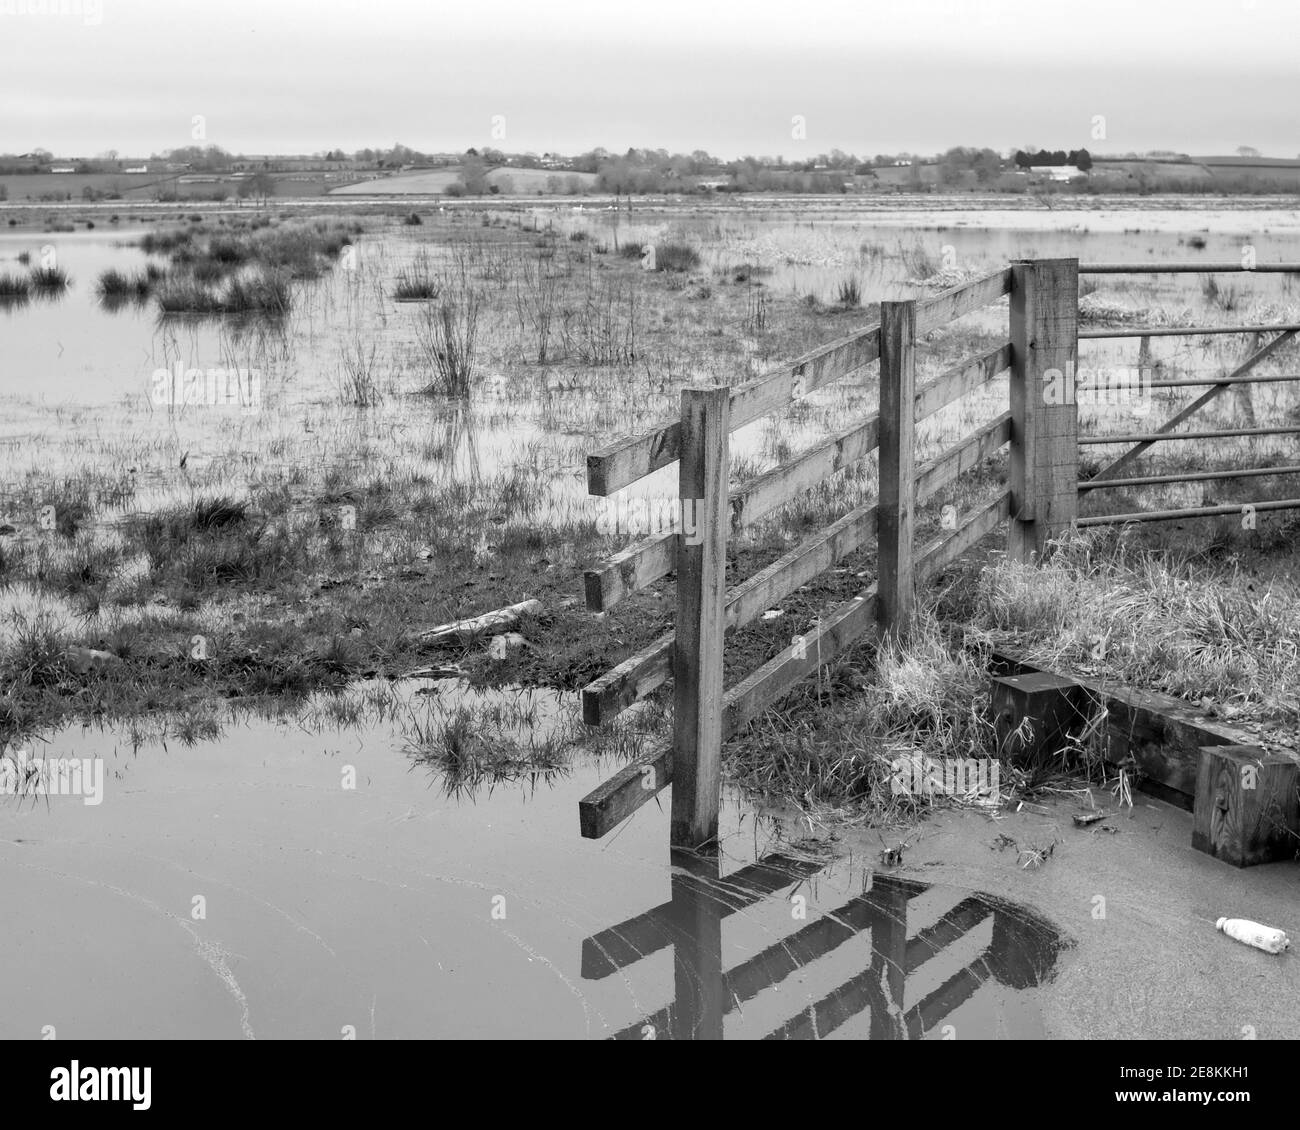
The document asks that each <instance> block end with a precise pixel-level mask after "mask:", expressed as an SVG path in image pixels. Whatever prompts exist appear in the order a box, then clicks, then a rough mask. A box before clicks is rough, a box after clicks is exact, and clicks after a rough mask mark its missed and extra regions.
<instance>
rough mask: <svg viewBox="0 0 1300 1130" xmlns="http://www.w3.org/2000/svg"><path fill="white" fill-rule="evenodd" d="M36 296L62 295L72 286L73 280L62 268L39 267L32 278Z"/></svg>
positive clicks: (32, 274)
mask: <svg viewBox="0 0 1300 1130" xmlns="http://www.w3.org/2000/svg"><path fill="white" fill-rule="evenodd" d="M29 277H30V278H31V282H32V293H33V294H34V295H53V294H62V293H63V292H64V291H65V290H67V289H68V287H69V286H71V285H72V278H71V276H69V274H68V272H67V271H65V270H64V269H63V268H62V267H37V268H35V269H34V270H33V271H32V272H31V274H30V276H29Z"/></svg>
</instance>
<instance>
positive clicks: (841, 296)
mask: <svg viewBox="0 0 1300 1130" xmlns="http://www.w3.org/2000/svg"><path fill="white" fill-rule="evenodd" d="M835 302H836V305H839V306H843V307H845V308H846V309H849V308H852V307H856V306H861V305H862V284H861V282H859V281H858V276H857V275H849V276H848V277H847V278H844V279H841V280H840V284H839V286H838V287H837V288H836V291H835Z"/></svg>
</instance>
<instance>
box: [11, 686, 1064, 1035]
mask: <svg viewBox="0 0 1300 1130" xmlns="http://www.w3.org/2000/svg"><path fill="white" fill-rule="evenodd" d="M453 697H454V696H453ZM561 705H563V706H564V707H565V709H566V710H567V709H568V708H570V707H571V706H572V704H570V703H563V704H561ZM538 710H539V712H540V714H541V716H542V722H541V728H542V729H543V730H545V729H546V728H547V727H548V726H549V725H551V721H550V720H553V719H555V718H559V717H561V716H563V714H564V710H557V711H553V712H550V713H548V712H547V708H546V707H539V708H538ZM399 713H400V711H398V712H395V713H394V714H393V715H391V716H389V717H388V718H387V719H386V720H384V721H381V722H378V723H375V724H372V725H371V726H370V727H369V728H368V729H364V730H344V731H339V732H331V731H322V732H311V730H310V728H309V727H308V728H304V727H302V726H297V727H294V726H287V725H277V724H272V723H269V722H260V721H259V722H253V723H247V724H243V725H234V726H232V727H231V728H229V729H228V730H227V731H226V732H225V733H224V734H223V736H222V737H221V738H220V740H217V741H213V742H208V743H202V744H198V745H195V746H193V747H188V748H187V747H182V746H178V745H177V744H176V743H174V742H173V743H170V744H169V745H168V746H166V747H164V746H162V745H160V744H155V745H148V746H144V747H141V748H140V749H138V750H135V751H133V750H132V748H131V744H130V743H129V742H128V741H125V740H124V739H123V738H121V737H119V736H115V735H113V734H109V733H103V734H97V733H91V732H87V733H82V732H79V731H78V732H67V733H64V734H62V735H59V736H58V737H57V738H56V739H55V740H54V741H53V742H52V743H51V744H50V745H49V746H48V747H47V748H46V749H45V751H44V752H45V754H46V755H47V756H50V757H56V756H62V757H68V758H70V757H78V758H95V757H99V758H103V759H104V767H105V773H104V792H103V800H102V803H100V804H98V805H87V804H84V803H83V798H81V797H77V796H50V797H46V798H40V799H39V800H36V801H33V800H32V799H30V798H29V799H27V800H24V801H22V802H21V803H19V802H17V801H16V800H15V799H14V798H13V797H5V798H3V800H2V801H0V875H2V876H3V889H4V891H5V902H6V910H7V913H6V914H5V915H4V916H3V919H2V920H0V952H3V953H4V954H5V961H4V962H3V964H2V965H0V994H2V995H3V999H4V1000H5V1002H6V1007H5V1009H4V1012H3V1015H2V1016H0V1038H6V1039H12V1038H36V1037H38V1036H39V1035H40V1034H41V1033H42V1030H43V1029H45V1028H47V1027H50V1026H52V1027H53V1029H54V1030H55V1032H56V1034H57V1036H58V1038H61V1039H62V1038H73V1037H76V1038H91V1039H94V1038H145V1037H148V1038H241V1037H243V1038H316V1039H339V1038H345V1037H347V1036H350V1035H355V1036H356V1038H359V1039H365V1038H380V1039H384V1038H408V1039H409V1038H434V1037H458V1038H474V1037H507V1036H509V1037H522V1038H527V1037H552V1038H631V1039H646V1038H651V1037H653V1038H656V1039H669V1038H684V1037H695V1038H718V1037H726V1038H762V1037H771V1038H791V1039H799V1038H825V1037H828V1036H835V1037H848V1038H865V1037H868V1036H869V1037H871V1038H879V1039H897V1038H912V1039H915V1038H936V1039H938V1038H943V1037H944V1036H945V1035H952V1034H955V1035H957V1036H958V1037H959V1038H963V1039H965V1038H979V1037H989V1036H1000V1037H1033V1036H1037V1035H1042V1025H1041V1021H1040V1019H1039V1012H1038V1008H1037V1005H1036V1002H1037V1000H1038V994H1039V993H1040V992H1041V988H1040V987H1041V986H1042V985H1044V984H1045V983H1046V982H1048V981H1049V980H1050V978H1051V977H1052V974H1053V969H1054V965H1055V962H1056V960H1057V955H1058V953H1059V951H1060V950H1061V948H1062V946H1063V945H1064V944H1065V943H1064V941H1063V939H1062V938H1061V936H1060V935H1059V934H1058V933H1057V931H1056V930H1055V929H1054V928H1053V927H1052V926H1051V925H1050V924H1049V923H1048V922H1046V921H1045V920H1043V919H1042V918H1040V917H1038V916H1037V915H1035V914H1033V913H1031V912H1030V911H1027V910H1025V909H1022V908H1019V907H1017V906H1015V905H1013V904H1011V903H1009V902H1005V901H1003V900H1000V899H997V898H993V897H991V896H985V895H978V894H973V893H971V892H969V891H965V890H961V889H959V888H955V887H941V886H934V885H930V884H927V883H924V882H919V881H916V880H914V879H911V878H903V877H898V876H892V875H888V874H883V873H875V874H873V873H872V872H871V871H870V870H869V869H864V867H863V866H862V865H861V864H860V863H859V862H856V861H855V860H853V859H852V858H842V859H838V860H833V861H827V860H826V859H823V858H817V857H812V858H809V857H805V856H804V855H803V854H801V853H800V852H798V851H797V850H795V849H792V848H790V847H788V846H783V845H782V844H781V843H780V842H779V841H778V840H777V839H776V838H775V836H774V834H773V831H772V825H771V822H770V821H767V820H765V819H762V818H756V817H755V814H754V813H753V812H752V811H751V810H750V809H749V808H747V807H746V806H745V805H744V804H742V803H741V802H740V800H739V799H738V798H737V797H736V796H735V795H732V794H727V795H726V796H725V797H724V812H723V829H724V831H723V837H722V843H723V853H722V856H721V858H720V859H718V860H704V859H701V858H699V857H695V856H691V855H683V854H680V853H670V851H669V849H668V848H667V846H666V845H667V832H668V828H667V811H666V808H667V805H666V803H665V805H664V806H663V807H662V808H661V807H659V806H657V805H654V804H651V805H647V806H645V807H644V808H643V809H642V810H641V811H640V812H639V813H638V814H637V815H636V816H635V817H634V818H633V819H632V820H631V821H630V822H629V823H628V824H627V825H625V826H624V827H622V828H620V829H619V830H618V831H616V832H615V833H613V834H612V835H611V836H609V837H607V838H606V839H605V840H602V841H596V842H593V841H587V840H582V839H581V838H580V837H579V835H578V820H577V803H578V800H579V798H580V797H581V796H583V795H584V794H585V793H586V792H587V791H589V790H590V789H591V788H592V787H594V786H595V785H596V784H597V783H599V782H600V781H601V780H603V779H605V778H606V777H607V776H608V775H609V774H610V773H611V772H613V768H614V766H612V765H611V764H610V763H609V759H608V758H606V759H605V762H606V763H605V764H603V765H602V764H598V763H597V762H596V760H595V759H593V758H592V757H590V756H586V755H583V754H578V755H575V757H574V758H573V760H572V762H571V763H570V764H569V766H568V771H567V772H566V773H564V774H561V775H558V776H556V777H554V778H552V779H551V780H550V781H548V782H544V783H538V782H523V781H520V782H514V783H506V784H502V785H498V786H496V787H493V788H491V789H479V790H477V791H475V792H473V793H472V794H470V795H465V794H461V795H460V796H454V795H450V794H449V792H448V790H447V789H446V788H445V787H444V783H443V781H442V779H441V774H440V773H438V772H436V771H431V770H430V769H429V768H428V767H427V766H425V765H423V764H421V763H418V762H415V761H413V760H412V759H410V758H409V757H408V756H404V755H403V753H402V752H401V749H402V742H403V734H402V726H401V724H400V723H401V719H400V718H399V717H398V714H399ZM349 781H354V782H355V787H351V788H350V787H347V785H348V782H349ZM665 800H666V798H665Z"/></svg>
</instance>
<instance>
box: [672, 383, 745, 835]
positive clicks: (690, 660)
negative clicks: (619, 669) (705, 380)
mask: <svg viewBox="0 0 1300 1130" xmlns="http://www.w3.org/2000/svg"><path fill="white" fill-rule="evenodd" d="M730 417H731V389H729V388H727V387H725V386H721V387H716V388H707V389H683V390H682V426H681V444H680V449H679V450H680V462H679V476H678V492H679V497H680V499H681V531H680V533H679V534H678V537H677V630H676V639H675V642H674V645H673V704H674V715H673V806H672V831H671V843H672V845H673V846H674V847H689V848H698V847H701V846H702V845H704V844H706V843H708V842H709V841H710V840H714V839H716V838H717V834H718V803H719V794H720V790H721V777H720V770H719V760H720V758H721V753H722V637H723V628H724V624H725V611H726V598H727V528H728V526H729V524H730V511H729V508H728V505H727V479H728V465H727V447H728V432H729V431H730Z"/></svg>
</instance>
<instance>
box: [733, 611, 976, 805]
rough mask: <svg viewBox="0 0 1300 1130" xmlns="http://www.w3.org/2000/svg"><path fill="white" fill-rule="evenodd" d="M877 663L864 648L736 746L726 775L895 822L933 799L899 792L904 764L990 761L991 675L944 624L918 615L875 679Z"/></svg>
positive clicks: (889, 645)
mask: <svg viewBox="0 0 1300 1130" xmlns="http://www.w3.org/2000/svg"><path fill="white" fill-rule="evenodd" d="M872 662H873V661H872V658H871V656H870V651H869V650H868V649H866V648H856V649H854V650H853V651H850V652H849V653H848V654H847V655H846V656H845V658H844V659H843V660H841V661H840V662H839V663H838V664H836V665H835V666H833V667H830V668H825V669H823V671H822V673H821V674H820V675H819V677H818V679H817V680H816V681H815V682H807V683H804V684H802V685H801V686H800V687H799V688H798V689H796V690H795V691H794V692H793V693H792V695H791V696H790V697H789V698H788V699H787V700H786V701H785V703H784V704H783V706H782V708H781V711H780V715H779V717H776V716H773V717H772V718H771V719H770V720H765V721H764V722H762V723H760V724H758V725H755V726H754V727H751V729H750V730H749V731H748V732H747V733H746V734H744V735H742V736H741V737H740V738H739V739H738V740H737V741H736V742H734V743H733V745H732V746H731V747H730V749H731V752H730V754H729V758H728V761H729V763H728V765H727V771H728V775H729V776H731V777H732V778H733V779H734V780H736V781H737V783H739V784H740V785H741V786H742V787H744V788H747V789H748V790H750V791H752V792H755V793H757V794H759V795H760V796H767V797H777V796H780V797H783V798H788V797H798V798H801V802H802V804H803V805H804V806H806V807H807V808H809V809H819V808H824V807H825V806H830V807H833V808H844V807H848V806H850V805H853V806H855V807H858V808H866V809H867V810H868V811H869V812H870V813H872V814H873V816H875V817H878V818H883V819H889V818H892V817H895V816H899V815H901V814H902V813H903V812H904V810H906V809H910V808H912V807H914V806H915V805H918V804H922V803H927V802H929V801H930V800H932V799H933V798H932V797H931V796H927V795H924V794H920V795H913V794H911V793H909V792H902V791H900V790H898V789H897V788H895V787H894V782H895V779H896V778H895V775H896V773H897V772H898V766H899V761H900V758H908V759H911V758H923V757H924V758H932V759H936V760H937V759H941V758H942V759H947V758H962V759H965V758H972V757H986V756H988V751H989V749H990V748H991V746H992V744H993V736H992V728H991V726H990V725H989V724H988V722H987V721H986V719H985V717H984V711H983V707H984V704H985V703H986V702H987V685H988V673H987V671H986V670H985V669H984V665H983V664H982V663H981V662H980V660H979V657H978V656H975V655H972V654H968V653H966V652H964V651H963V650H962V649H961V648H959V647H954V646H953V644H952V641H950V640H949V639H948V638H947V636H946V634H945V632H944V629H943V625H942V623H941V622H940V621H939V620H938V619H937V618H936V617H934V616H933V615H932V614H931V613H929V612H928V611H924V610H923V611H921V612H919V613H918V615H917V618H916V620H915V622H914V624H913V626H912V628H911V630H910V631H909V632H908V633H907V634H906V635H905V636H904V637H903V638H902V639H901V640H897V639H893V638H891V639H890V640H887V641H886V642H885V643H884V644H883V645H882V646H881V647H880V649H879V650H878V651H877V652H876V655H875V657H874V670H872V671H870V672H868V671H867V670H865V668H867V667H869V666H871V665H872Z"/></svg>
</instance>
